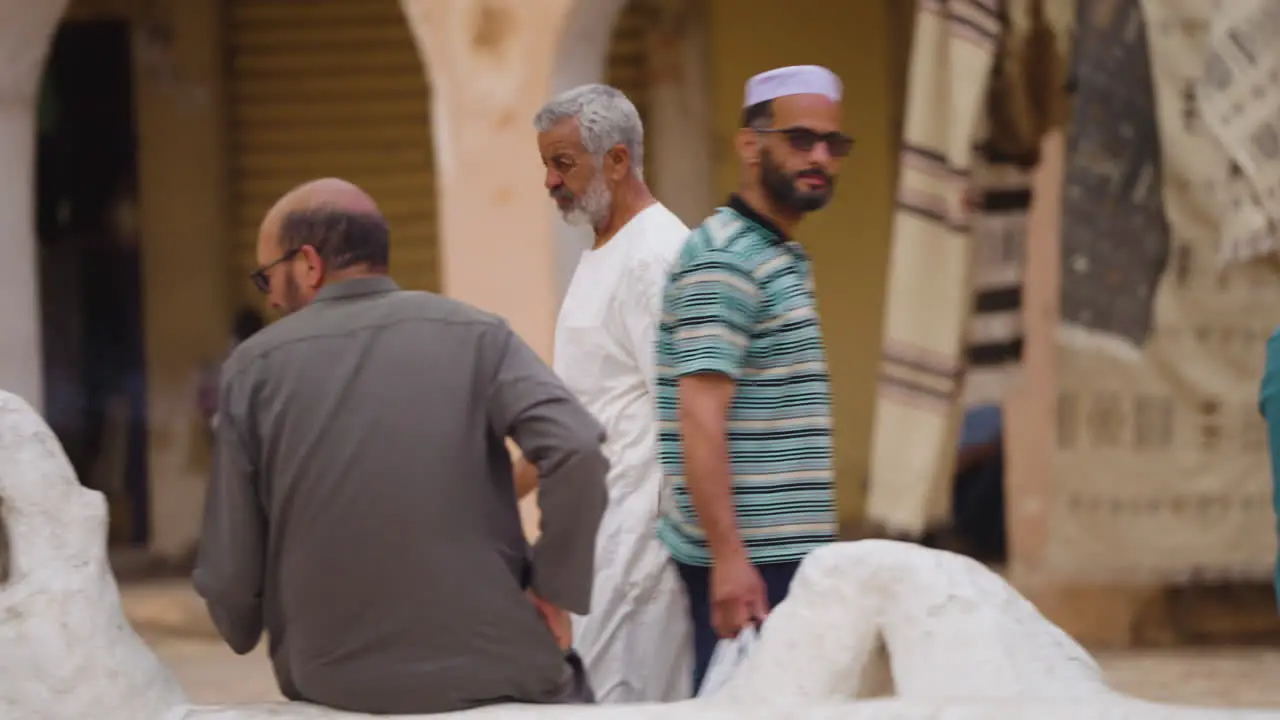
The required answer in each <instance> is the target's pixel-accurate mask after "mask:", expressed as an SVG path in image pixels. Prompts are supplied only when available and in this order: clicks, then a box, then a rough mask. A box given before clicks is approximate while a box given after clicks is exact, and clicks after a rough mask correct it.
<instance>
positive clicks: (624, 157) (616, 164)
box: [604, 145, 631, 182]
mask: <svg viewBox="0 0 1280 720" xmlns="http://www.w3.org/2000/svg"><path fill="white" fill-rule="evenodd" d="M604 163H605V168H604V170H605V175H606V176H607V177H608V178H609V179H610V180H613V181H614V182H617V181H619V180H622V178H623V177H625V176H626V174H627V168H629V167H630V166H631V151H630V150H627V146H626V145H614V146H613V147H611V148H609V151H608V152H606V153H605V154H604Z"/></svg>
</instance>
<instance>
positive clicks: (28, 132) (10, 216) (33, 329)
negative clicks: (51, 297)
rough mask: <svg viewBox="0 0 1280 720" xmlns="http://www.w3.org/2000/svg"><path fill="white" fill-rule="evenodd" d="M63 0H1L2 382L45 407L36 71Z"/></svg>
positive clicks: (45, 50)
mask: <svg viewBox="0 0 1280 720" xmlns="http://www.w3.org/2000/svg"><path fill="white" fill-rule="evenodd" d="M65 6H66V0H0V58H3V62H0V167H3V168H4V172H5V175H6V176H5V178H4V183H3V184H2V185H0V388H3V389H5V390H8V391H9V392H12V393H14V394H15V395H18V396H20V397H22V398H23V399H24V400H26V401H27V402H28V403H30V404H31V406H32V407H34V408H36V409H40V408H42V407H43V406H44V377H43V374H44V369H43V367H42V361H41V355H42V353H41V348H40V287H39V280H38V278H39V263H38V259H39V258H38V255H37V250H36V227H35V120H36V104H37V103H36V101H37V98H38V91H39V87H40V75H41V72H42V71H43V69H44V59H45V55H46V54H47V53H48V51H49V45H50V41H51V39H52V37H53V31H54V29H55V28H56V27H57V24H58V18H60V17H61V16H62V12H63V10H64V8H65Z"/></svg>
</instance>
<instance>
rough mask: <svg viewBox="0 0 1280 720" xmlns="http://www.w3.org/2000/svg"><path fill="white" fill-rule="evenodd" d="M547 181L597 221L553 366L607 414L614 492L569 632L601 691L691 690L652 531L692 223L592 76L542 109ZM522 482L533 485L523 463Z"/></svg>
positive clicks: (658, 693)
mask: <svg viewBox="0 0 1280 720" xmlns="http://www.w3.org/2000/svg"><path fill="white" fill-rule="evenodd" d="M534 126H535V128H536V129H537V131H538V149H539V151H540V153H541V155H542V163H543V165H544V166H545V167H546V187H547V190H548V191H550V193H551V197H552V198H553V199H554V200H555V202H556V204H557V206H558V207H559V209H560V212H561V213H562V214H563V215H564V217H565V219H566V220H567V221H568V222H570V223H573V224H576V225H585V226H588V227H590V228H591V229H592V230H593V231H594V233H595V241H594V243H593V244H592V246H591V248H590V249H587V250H585V251H584V252H583V253H582V258H581V260H579V262H578V267H577V269H576V270H575V272H574V275H573V280H572V282H571V283H570V285H569V290H568V293H567V294H566V295H565V298H564V303H563V305H562V306H561V309H560V316H559V318H557V321H556V337H555V362H554V365H555V370H556V373H557V374H559V375H560V377H561V378H562V379H563V380H564V381H565V383H566V384H567V385H568V386H569V388H570V389H571V390H572V391H573V392H574V394H576V395H577V396H578V399H579V400H580V401H581V402H582V403H583V404H584V405H585V406H586V407H587V409H588V410H589V411H591V413H592V414H594V415H595V417H596V419H597V420H599V421H600V422H601V424H603V425H604V426H605V430H606V433H607V437H608V439H607V441H606V444H605V454H606V455H607V456H608V457H609V460H610V462H611V463H612V469H611V471H610V473H609V477H608V480H607V484H608V488H609V504H608V509H607V510H606V511H605V516H604V519H603V520H602V522H601V525H600V532H599V535H598V537H597V540H596V568H595V573H596V575H595V585H594V588H593V590H592V598H591V614H590V615H589V616H587V617H575V618H574V623H573V630H574V640H575V645H576V647H577V649H578V652H579V653H580V654H581V656H582V659H583V662H584V663H585V665H586V669H587V675H588V677H589V678H590V680H591V684H592V686H593V688H594V690H595V692H596V697H597V699H598V700H599V701H600V702H662V701H673V700H680V699H684V698H687V697H689V695H690V694H691V692H692V688H691V680H690V675H691V669H692V663H693V640H692V634H691V633H692V630H691V623H690V620H689V616H688V609H687V608H688V605H687V600H686V599H685V593H684V589H683V586H682V585H681V582H680V577H679V575H678V573H677V572H676V569H675V566H674V565H673V564H672V562H671V557H670V555H669V554H668V552H667V550H666V549H665V548H664V547H663V545H662V543H661V542H659V540H658V538H657V535H656V522H657V518H658V505H659V502H658V500H659V495H660V493H661V482H662V471H661V469H660V467H659V465H658V457H657V452H656V445H655V444H656V438H657V430H656V410H655V401H654V392H655V385H654V383H655V380H656V374H657V373H656V367H655V364H654V359H655V338H656V332H657V326H658V321H659V314H660V313H661V310H662V293H663V290H664V287H665V285H666V281H667V275H668V272H669V270H670V268H671V266H672V264H673V263H674V262H675V259H676V256H677V255H678V254H679V252H680V249H681V247H682V246H683V243H684V240H685V238H686V237H687V236H688V234H689V229H688V228H687V227H686V226H685V225H684V223H682V222H681V221H680V219H679V218H677V217H676V216H675V215H674V214H672V213H671V211H669V210H668V209H667V208H666V207H664V206H663V205H662V204H661V203H659V202H657V201H656V200H654V197H653V195H652V194H651V193H650V192H649V188H648V187H647V186H646V185H645V182H644V170H643V168H644V128H643V126H642V125H641V122H640V116H639V114H638V113H637V112H636V108H635V106H634V105H632V104H631V101H630V100H628V99H627V98H626V96H625V95H623V94H622V93H621V92H619V91H618V90H616V89H614V88H611V87H608V86H605V85H584V86H582V87H578V88H575V89H573V90H569V91H568V92H566V93H564V94H562V95H560V96H558V97H556V98H555V99H554V100H552V101H551V102H549V103H547V105H546V106H544V107H543V108H542V110H540V111H539V112H538V114H537V116H536V117H535V118H534ZM517 484H518V485H519V486H520V488H519V491H520V494H521V495H523V494H525V493H527V492H529V491H531V490H532V489H533V488H534V487H535V486H536V484H537V473H536V471H535V470H534V469H533V468H532V467H531V466H530V465H527V464H523V463H522V464H521V465H520V466H519V467H518V469H517Z"/></svg>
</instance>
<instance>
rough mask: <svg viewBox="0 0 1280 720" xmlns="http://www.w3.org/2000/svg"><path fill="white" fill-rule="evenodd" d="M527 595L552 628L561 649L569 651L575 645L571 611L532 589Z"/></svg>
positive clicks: (527, 591) (548, 626) (549, 627)
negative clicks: (570, 620)
mask: <svg viewBox="0 0 1280 720" xmlns="http://www.w3.org/2000/svg"><path fill="white" fill-rule="evenodd" d="M525 595H527V596H528V597H529V602H531V603H533V606H534V607H535V608H537V610H538V614H539V615H541V616H542V620H543V622H545V623H546V624H547V628H548V629H550V630H551V634H552V635H554V636H555V638H556V644H557V645H559V646H560V649H561V650H565V651H568V650H569V648H572V647H573V624H572V623H571V622H569V613H568V612H566V611H564V610H561V609H560V608H558V607H556V606H555V605H552V604H551V603H549V602H547V601H546V600H543V599H542V598H540V597H538V596H537V595H534V594H533V591H532V590H526V591H525Z"/></svg>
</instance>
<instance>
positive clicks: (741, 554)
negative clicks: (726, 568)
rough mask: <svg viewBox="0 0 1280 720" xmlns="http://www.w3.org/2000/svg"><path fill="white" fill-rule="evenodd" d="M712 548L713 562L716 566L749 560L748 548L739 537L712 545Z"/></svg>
mask: <svg viewBox="0 0 1280 720" xmlns="http://www.w3.org/2000/svg"><path fill="white" fill-rule="evenodd" d="M710 547H711V561H712V562H713V563H714V564H716V565H720V564H722V563H724V564H728V563H738V562H743V561H745V560H747V559H748V554H747V548H746V546H745V545H743V544H742V541H741V540H739V539H738V538H737V537H734V538H732V539H728V538H726V539H725V540H723V541H721V542H718V543H711V544H710Z"/></svg>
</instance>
